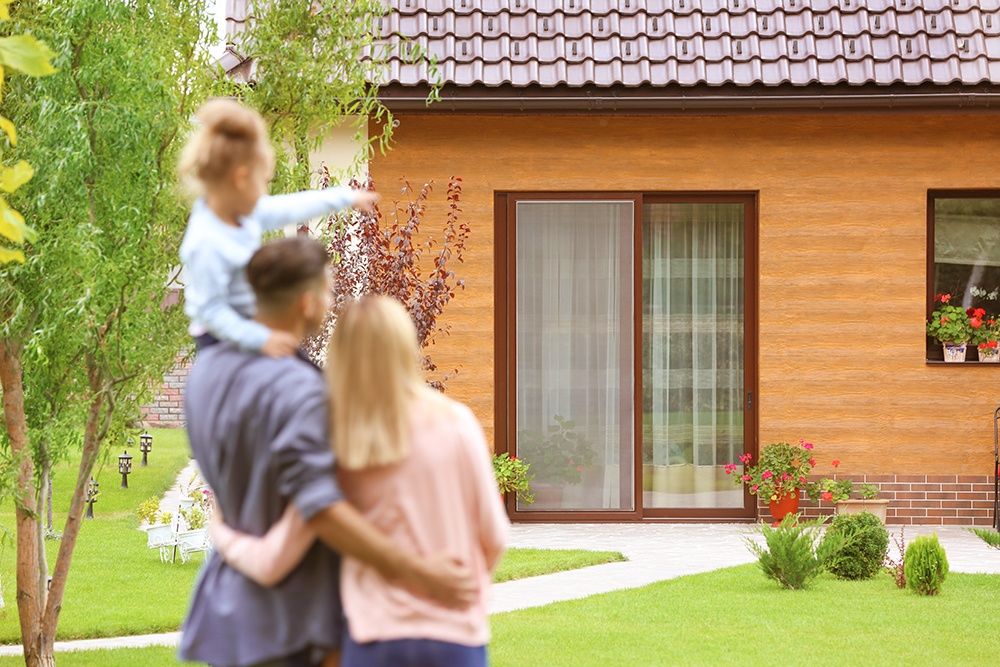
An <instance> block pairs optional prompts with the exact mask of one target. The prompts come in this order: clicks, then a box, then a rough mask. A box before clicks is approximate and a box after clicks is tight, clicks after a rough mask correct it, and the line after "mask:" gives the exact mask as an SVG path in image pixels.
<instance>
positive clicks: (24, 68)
mask: <svg viewBox="0 0 1000 667" xmlns="http://www.w3.org/2000/svg"><path fill="white" fill-rule="evenodd" d="M12 3H13V0H0V21H9V20H10V7H9V5H11V4H12ZM53 55H54V54H53V53H52V51H50V50H49V47H47V46H46V45H45V44H44V43H42V42H39V41H38V40H37V39H35V37H34V36H32V35H11V36H7V37H0V97H2V96H3V79H4V75H5V69H11V70H13V71H15V72H20V73H22V74H27V75H28V76H35V77H39V76H48V75H50V74H54V73H55V71H56V70H55V68H54V67H52V56H53ZM0 130H3V133H4V135H6V138H7V142H8V144H9V145H10V146H11V147H15V146H17V129H16V126H15V125H14V123H13V122H12V121H11V120H10V119H9V118H5V117H4V116H0ZM2 158H3V151H2V150H0V160H2ZM34 173H35V172H34V169H32V167H31V164H30V163H28V162H26V161H25V160H18V161H17V162H16V163H14V164H4V163H3V162H2V161H0V191H2V192H5V193H7V194H10V193H12V192H14V191H15V190H17V189H18V188H19V187H21V186H22V185H24V184H25V183H27V182H28V181H29V180H31V177H32V176H33V175H34ZM0 240H5V241H7V242H8V243H9V244H11V245H14V246H20V245H23V244H24V243H25V242H32V241H34V240H35V230H34V229H33V228H32V227H30V226H28V225H27V224H25V222H24V217H23V216H22V215H21V214H20V213H19V212H18V211H17V210H16V209H14V208H11V206H10V205H9V204H8V203H7V200H6V199H4V198H3V196H2V195H0ZM9 262H24V252H23V251H21V250H20V249H18V248H17V247H14V248H9V247H6V246H4V245H0V266H3V265H4V264H7V263H9Z"/></svg>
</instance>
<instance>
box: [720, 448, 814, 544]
mask: <svg viewBox="0 0 1000 667" xmlns="http://www.w3.org/2000/svg"><path fill="white" fill-rule="evenodd" d="M812 450H813V444H812V443H811V442H806V441H805V440H799V444H798V445H791V444H788V443H787V442H779V443H774V444H770V445H766V446H765V447H764V449H763V450H762V451H761V454H760V460H759V461H758V462H757V464H756V465H751V461H752V460H753V457H752V455H751V454H750V453H749V452H747V453H745V454H743V455H742V456H740V463H742V464H743V466H744V469H743V473H742V474H740V475H737V476H736V479H735V481H736V483H737V484H742V485H746V487H747V489H748V490H749V491H750V493H751V494H752V495H755V496H760V497H761V498H765V499H766V500H767V501H768V507H769V509H770V510H771V517H772V518H773V519H774V523H773V524H772V525H774V526H777V525H779V524H780V523H781V520H782V519H784V518H785V516H786V515H788V514H797V513H798V511H799V490H800V489H802V488H804V487H805V485H806V479H807V478H808V476H809V472H810V471H811V470H812V469H813V466H815V465H816V459H814V458H813V457H812ZM738 467H739V466H738V465H737V464H735V463H730V464H728V465H726V467H725V472H726V474H727V475H732V474H733V473H736V471H737V468H738Z"/></svg>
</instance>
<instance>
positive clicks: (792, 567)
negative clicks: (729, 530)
mask: <svg viewBox="0 0 1000 667" xmlns="http://www.w3.org/2000/svg"><path fill="white" fill-rule="evenodd" d="M797 519H798V517H797V516H796V515H794V514H789V515H788V516H786V517H785V518H784V519H783V520H782V521H781V524H780V525H779V526H778V527H777V528H772V527H771V526H768V525H767V524H766V523H765V524H761V532H762V534H763V535H764V541H765V542H766V543H767V548H766V549H765V548H763V547H761V546H760V545H759V544H757V543H756V542H754V541H753V540H750V539H748V540H747V546H748V547H749V548H750V550H751V551H752V552H753V553H754V554H755V555H756V556H757V564H758V565H759V566H760V569H761V570H762V571H763V572H764V575H765V576H767V577H768V578H769V579H774V580H775V581H777V582H778V583H779V584H781V586H782V587H783V588H789V589H793V590H799V589H803V588H805V587H806V586H808V585H809V583H810V582H812V580H813V579H815V578H816V576H817V575H819V573H820V572H822V571H823V569H824V567H825V566H826V563H827V562H828V561H829V560H830V559H831V558H832V557H833V556H834V555H835V554H836V553H837V551H839V549H840V546H841V540H842V539H843V537H842V536H840V535H838V534H835V535H834V536H832V537H828V538H827V539H824V540H823V541H822V542H820V540H819V528H820V526H821V525H823V521H824V519H820V520H817V521H803V522H800V523H796V521H797ZM817 545H818V546H817Z"/></svg>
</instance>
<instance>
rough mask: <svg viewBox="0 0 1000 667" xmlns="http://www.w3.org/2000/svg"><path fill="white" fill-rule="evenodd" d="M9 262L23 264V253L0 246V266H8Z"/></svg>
mask: <svg viewBox="0 0 1000 667" xmlns="http://www.w3.org/2000/svg"><path fill="white" fill-rule="evenodd" d="M11 262H17V263H19V264H24V253H23V252H21V251H20V250H12V249H10V248H4V247H3V246H0V265H2V264H10V263H11Z"/></svg>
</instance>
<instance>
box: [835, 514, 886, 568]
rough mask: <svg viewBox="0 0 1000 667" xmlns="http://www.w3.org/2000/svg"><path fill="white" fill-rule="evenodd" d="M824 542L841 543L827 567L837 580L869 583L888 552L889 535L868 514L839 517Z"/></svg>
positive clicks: (871, 515) (875, 517) (884, 528)
mask: <svg viewBox="0 0 1000 667" xmlns="http://www.w3.org/2000/svg"><path fill="white" fill-rule="evenodd" d="M823 539H824V541H826V540H830V539H837V540H839V541H841V542H842V543H843V544H842V546H841V548H840V549H838V550H837V552H836V553H835V554H833V555H832V556H831V557H830V562H829V563H828V564H827V569H829V570H830V572H831V573H833V575H834V576H836V577H837V578H838V579H871V578H872V577H874V576H875V575H876V574H878V572H879V570H881V569H882V566H883V563H884V562H885V556H886V553H887V552H888V550H889V531H888V530H886V527H885V525H884V524H883V523H882V522H881V521H880V520H879V518H878V517H877V516H875V515H874V514H872V513H871V512H861V513H860V514H838V515H837V517H836V518H835V519H834V520H833V523H831V524H830V528H829V529H828V530H827V532H826V537H824V538H823Z"/></svg>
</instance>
